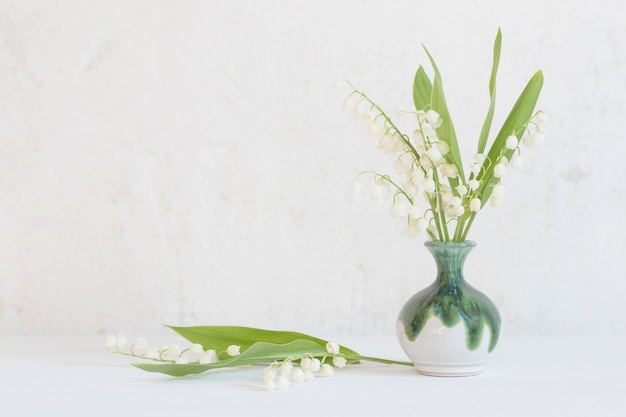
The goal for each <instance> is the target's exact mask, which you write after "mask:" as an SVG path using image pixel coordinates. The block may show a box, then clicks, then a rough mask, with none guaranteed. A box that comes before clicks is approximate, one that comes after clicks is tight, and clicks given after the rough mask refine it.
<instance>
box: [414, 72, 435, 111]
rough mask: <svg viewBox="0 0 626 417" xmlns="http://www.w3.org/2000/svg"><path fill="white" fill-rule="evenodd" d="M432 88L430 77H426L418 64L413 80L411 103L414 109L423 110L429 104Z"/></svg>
mask: <svg viewBox="0 0 626 417" xmlns="http://www.w3.org/2000/svg"><path fill="white" fill-rule="evenodd" d="M432 89H433V86H432V84H431V82H430V78H428V75H427V74H426V71H424V68H423V67H422V66H421V65H420V66H419V68H418V69H417V72H416V73H415V79H414V80H413V103H414V104H415V110H418V111H419V110H424V109H425V108H426V107H427V106H428V105H429V104H430V96H431V94H432Z"/></svg>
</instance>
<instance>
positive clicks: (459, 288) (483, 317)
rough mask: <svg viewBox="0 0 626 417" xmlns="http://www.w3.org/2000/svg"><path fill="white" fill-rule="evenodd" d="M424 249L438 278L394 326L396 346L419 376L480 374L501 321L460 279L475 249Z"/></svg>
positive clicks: (457, 245)
mask: <svg viewBox="0 0 626 417" xmlns="http://www.w3.org/2000/svg"><path fill="white" fill-rule="evenodd" d="M425 246H426V248H427V249H428V250H429V251H430V252H431V254H432V255H433V257H434V258H435V262H436V264H437V277H436V279H435V282H434V283H433V284H431V285H430V286H429V287H427V288H425V289H423V290H422V291H420V292H418V293H417V294H415V295H414V296H413V297H411V298H410V299H409V300H408V301H407V302H406V304H405V305H404V306H403V307H402V310H401V311H400V314H399V316H398V321H397V324H396V331H397V335H398V339H399V341H400V345H401V346H402V349H403V350H404V352H405V353H406V354H407V356H408V357H409V359H410V360H411V361H412V362H413V363H414V365H415V368H416V369H417V371H418V372H419V373H421V374H425V375H433V376H470V375H476V374H479V373H481V372H482V371H483V370H484V369H485V365H486V362H487V356H488V354H489V352H491V351H492V350H493V349H494V348H495V347H496V344H497V342H498V337H499V334H500V326H501V319H500V314H499V312H498V309H497V308H496V306H495V305H494V304H493V303H492V302H491V300H490V299H489V298H488V297H487V296H486V295H485V294H483V293H482V292H480V291H478V290H476V289H475V288H473V287H472V286H470V285H469V284H468V283H467V282H466V281H465V278H464V277H463V264H464V263H465V259H466V257H467V255H468V254H469V252H470V251H471V250H472V249H473V248H474V247H475V246H476V243H475V242H473V241H464V242H436V241H432V242H426V243H425Z"/></svg>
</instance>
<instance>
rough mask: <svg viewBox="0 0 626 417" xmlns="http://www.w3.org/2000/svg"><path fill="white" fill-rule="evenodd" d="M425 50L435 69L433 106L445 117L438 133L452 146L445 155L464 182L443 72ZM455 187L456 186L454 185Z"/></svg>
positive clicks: (432, 95)
mask: <svg viewBox="0 0 626 417" xmlns="http://www.w3.org/2000/svg"><path fill="white" fill-rule="evenodd" d="M424 50H425V51H426V54H427V55H428V59H429V60H430V63H431V65H432V67H433V70H434V71H435V78H434V79H433V88H432V92H431V100H430V101H431V106H432V109H433V110H435V111H436V112H437V113H439V115H440V116H441V118H442V119H443V123H442V124H441V126H440V127H439V129H437V135H438V136H439V138H440V139H441V140H444V141H446V142H447V143H448V146H449V147H450V151H449V152H448V153H447V154H446V155H445V157H446V160H447V161H448V162H449V163H453V164H455V165H456V167H457V168H458V170H459V177H460V178H461V180H462V182H465V174H464V172H463V163H462V161H461V153H460V151H459V144H458V143H457V139H456V133H455V132H454V125H453V124H452V119H451V118H450V112H449V110H448V105H447V104H446V98H445V96H444V94H443V84H442V81H441V74H440V73H439V68H437V64H436V63H435V60H434V59H433V57H432V56H431V55H430V52H428V49H426V47H425V46H424ZM452 189H454V186H453V187H452Z"/></svg>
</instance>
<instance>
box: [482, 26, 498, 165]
mask: <svg viewBox="0 0 626 417" xmlns="http://www.w3.org/2000/svg"><path fill="white" fill-rule="evenodd" d="M501 47H502V32H501V31H500V29H498V34H497V35H496V40H495V42H494V44H493V65H492V67H491V77H490V78H489V96H490V102H489V110H488V111H487V117H486V118H485V122H484V123H483V128H482V130H481V131H480V137H479V138H478V153H483V152H484V151H485V147H486V146H487V138H488V137H489V130H490V129H491V122H493V113H494V110H495V108H496V75H497V74H498V65H499V64H500V49H501Z"/></svg>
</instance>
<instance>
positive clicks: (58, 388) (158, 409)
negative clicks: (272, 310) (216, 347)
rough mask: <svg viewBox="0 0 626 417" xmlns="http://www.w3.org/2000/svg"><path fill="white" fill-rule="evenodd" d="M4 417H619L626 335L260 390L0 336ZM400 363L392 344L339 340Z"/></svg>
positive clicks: (84, 347)
mask: <svg viewBox="0 0 626 417" xmlns="http://www.w3.org/2000/svg"><path fill="white" fill-rule="evenodd" d="M1 340H2V342H1V343H0V416H1V417H22V416H29V417H30V416H46V417H47V416H66V417H68V416H84V417H91V416H110V417H113V416H182V415H187V416H231V415H232V416H238V415H250V416H254V415H257V416H266V415H267V416H270V415H271V416H274V415H277V416H278V415H288V416H312V415H316V416H321V415H324V416H329V415H330V416H333V415H349V416H362V415H368V416H369V415H382V416H405V415H406V416H433V415H436V416H438V417H439V416H474V415H476V416H621V417H623V416H626V338H625V337H621V338H605V339H597V338H590V339H584V338H582V337H580V338H576V337H572V338H513V337H506V336H505V337H504V338H503V339H502V340H501V342H500V344H499V346H498V348H497V349H496V351H494V352H493V354H492V356H491V358H490V362H489V364H488V368H487V370H486V371H485V372H484V373H483V374H481V375H479V376H476V377H466V378H436V377H426V376H421V375H419V374H417V373H416V372H415V371H414V370H413V369H412V368H409V367H402V366H389V365H378V364H370V363H366V364H359V365H354V366H349V367H347V368H344V369H338V370H337V371H336V373H335V376H334V377H331V378H323V377H319V378H316V379H315V380H314V381H312V382H309V383H301V384H295V385H292V386H291V387H289V389H287V390H281V391H266V390H265V389H264V388H263V384H262V379H261V373H262V368H260V367H253V368H246V369H241V370H236V371H228V372H214V373H210V374H202V375H197V376H192V377H185V378H179V379H176V378H171V377H168V376H166V375H161V374H152V373H146V372H143V371H141V370H139V369H136V368H134V367H132V366H130V365H129V363H130V362H131V361H132V359H131V358H127V357H123V356H120V355H114V354H112V353H109V352H107V351H106V350H105V349H104V345H103V342H104V340H103V339H102V338H99V339H95V338H6V337H5V338H2V339H1ZM339 342H340V343H342V344H345V345H347V346H349V347H351V348H353V349H355V350H357V351H359V353H361V354H364V355H373V356H384V357H388V358H394V359H403V355H402V352H401V351H400V348H399V347H398V345H397V342H396V341H395V339H393V338H391V337H390V338H350V339H346V340H339Z"/></svg>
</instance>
